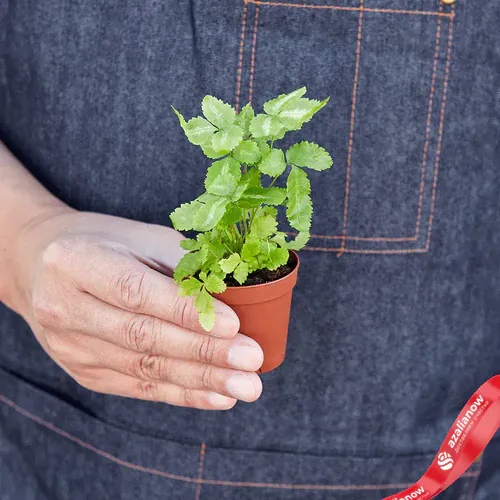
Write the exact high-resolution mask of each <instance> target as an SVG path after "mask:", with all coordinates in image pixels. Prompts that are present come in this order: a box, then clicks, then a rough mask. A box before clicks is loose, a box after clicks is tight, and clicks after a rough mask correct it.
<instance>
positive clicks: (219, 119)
mask: <svg viewBox="0 0 500 500" xmlns="http://www.w3.org/2000/svg"><path fill="white" fill-rule="evenodd" d="M201 109H202V111H203V114H204V115H205V118H206V119H207V120H208V121H209V122H210V123H213V124H214V125H215V126H216V127H218V128H224V127H228V126H229V125H232V124H233V123H234V120H235V118H236V111H235V110H234V108H233V107H232V106H231V105H229V104H227V103H225V102H223V101H221V100H220V99H217V98H216V97H213V96H211V95H206V96H205V97H204V98H203V101H202V102H201Z"/></svg>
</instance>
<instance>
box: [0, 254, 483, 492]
mask: <svg viewBox="0 0 500 500" xmlns="http://www.w3.org/2000/svg"><path fill="white" fill-rule="evenodd" d="M346 251H350V250H346ZM0 401H1V402H2V403H4V404H6V405H7V406H9V407H10V408H12V409H13V410H15V411H17V412H18V413H20V414H21V415H23V416H25V417H26V418H29V419H30V420H33V421H34V422H36V423H37V424H39V425H41V426H43V427H45V428H46V429H49V430H51V431H52V432H55V433H56V434H59V435H60V436H62V437H64V438H66V439H69V440H70V441H72V442H73V443H76V444H77V445H79V446H81V447H83V448H85V449H87V450H90V451H92V452H93V453H96V454H97V455H100V456H101V457H103V458H106V459H108V460H110V461H111V462H114V463H116V464H118V465H120V466H122V467H126V468H128V469H133V470H137V471H139V472H144V473H147V474H153V475H156V476H162V477H166V478H168V479H174V480H176V481H183V482H186V483H195V484H198V483H201V484H211V485H219V486H240V487H252V488H260V487H262V488H274V489H278V488H279V489H289V490H330V491H353V490H355V491H358V490H359V491H365V490H385V489H393V488H394V489H396V488H397V489H404V488H408V487H409V486H411V484H412V483H407V484H380V485H376V484H373V485H372V484H361V485H356V486H347V485H329V484H317V485H316V484H286V483H281V484H280V483H251V482H235V481H217V480H212V479H203V478H200V477H198V478H196V479H195V478H191V477H187V476H179V475H176V474H170V473H168V472H163V471H160V470H156V469H150V468H148V467H143V466H141V465H136V464H133V463H131V462H127V461H125V460H121V459H120V458H118V457H115V456H114V455H111V454H110V453H107V452H105V451H103V450H101V449H99V448H96V447H95V446H93V445H91V444H89V443H86V442H85V441H83V440H81V439H80V438H77V437H76V436H73V435H72V434H70V433H69V432H66V431H64V430H62V429H60V428H59V427H56V426H55V425H54V424H52V423H50V422H47V421H46V420H43V419H42V418H40V417H37V416H36V415H34V414H33V413H31V412H29V411H28V410H25V409H24V408H21V407H20V406H19V405H17V404H16V403H14V401H12V400H10V399H8V398H6V397H5V396H3V395H2V394H0ZM202 449H204V445H202ZM203 455H204V453H203ZM200 462H201V456H200ZM200 468H201V466H200ZM478 474H479V472H475V473H470V474H469V473H466V474H464V476H462V477H475V475H478Z"/></svg>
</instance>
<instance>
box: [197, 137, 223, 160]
mask: <svg viewBox="0 0 500 500" xmlns="http://www.w3.org/2000/svg"><path fill="white" fill-rule="evenodd" d="M211 144H212V139H210V141H209V142H208V143H207V144H202V145H201V149H202V151H203V154H204V155H205V156H206V157H208V158H211V159H212V160H216V159H217V158H220V157H221V156H224V155H226V154H227V153H219V152H217V151H215V149H214V148H213V147H212V146H211Z"/></svg>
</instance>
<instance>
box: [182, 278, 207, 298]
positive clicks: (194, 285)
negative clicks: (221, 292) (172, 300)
mask: <svg viewBox="0 0 500 500" xmlns="http://www.w3.org/2000/svg"><path fill="white" fill-rule="evenodd" d="M202 286H203V283H202V282H201V281H200V280H197V279H196V278H193V277H191V278H188V279H185V280H182V281H181V283H180V285H179V297H189V296H195V295H197V294H198V293H199V292H200V290H201V287H202Z"/></svg>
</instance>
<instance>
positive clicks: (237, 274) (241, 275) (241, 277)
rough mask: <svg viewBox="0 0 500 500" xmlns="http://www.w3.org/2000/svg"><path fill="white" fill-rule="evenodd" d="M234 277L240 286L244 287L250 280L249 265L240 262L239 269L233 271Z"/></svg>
mask: <svg viewBox="0 0 500 500" xmlns="http://www.w3.org/2000/svg"><path fill="white" fill-rule="evenodd" d="M233 277H234V279H235V280H236V281H237V282H238V283H239V284H240V285H243V283H245V281H246V280H247V278H248V264H247V263H246V262H240V263H239V264H238V267H237V268H236V269H235V270H234V271H233Z"/></svg>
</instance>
